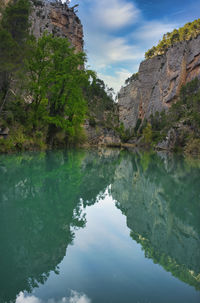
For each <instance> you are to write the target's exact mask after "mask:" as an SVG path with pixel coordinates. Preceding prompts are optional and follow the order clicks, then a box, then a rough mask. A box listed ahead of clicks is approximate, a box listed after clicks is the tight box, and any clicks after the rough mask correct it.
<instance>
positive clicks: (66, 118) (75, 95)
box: [26, 34, 94, 145]
mask: <svg viewBox="0 0 200 303" xmlns="http://www.w3.org/2000/svg"><path fill="white" fill-rule="evenodd" d="M30 44H31V45H30V47H31V51H30V54H29V59H28V60H27V61H26V65H27V70H28V74H29V81H28V84H27V88H28V93H29V94H30V95H31V96H32V101H31V102H30V104H29V105H28V108H29V111H30V110H31V111H30V112H31V113H32V115H31V114H30V115H29V119H30V120H31V124H32V125H33V129H37V128H38V127H41V126H42V125H46V124H48V131H47V143H48V144H50V145H52V144H53V142H54V139H55V136H56V134H57V132H58V131H59V130H63V131H65V134H66V138H67V141H68V142H71V141H73V140H76V138H77V136H78V135H79V133H80V132H81V130H82V127H81V126H82V123H83V121H84V118H85V114H86V111H87V106H86V102H85V100H84V97H83V88H84V87H86V86H89V83H90V82H89V80H90V77H91V76H94V74H93V73H92V72H91V71H87V70H85V69H84V68H83V66H84V63H85V61H86V56H85V54H84V53H75V50H74V48H72V47H71V46H70V44H69V42H68V41H67V40H66V39H63V38H60V37H53V36H52V35H46V34H44V35H43V36H42V37H41V38H40V39H39V40H38V41H37V42H36V41H34V40H33V41H32V42H31V43H30Z"/></svg>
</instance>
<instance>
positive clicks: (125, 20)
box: [92, 0, 140, 30]
mask: <svg viewBox="0 0 200 303" xmlns="http://www.w3.org/2000/svg"><path fill="white" fill-rule="evenodd" d="M92 9H93V14H94V18H95V22H96V23H98V24H99V25H100V26H101V27H103V28H107V29H112V30H113V29H119V28H122V27H125V26H127V25H130V24H133V23H135V22H137V21H138V19H139V16H140V11H139V9H138V8H137V7H136V6H135V5H134V3H133V2H130V1H127V0H109V1H108V0H101V1H94V4H93V6H92Z"/></svg>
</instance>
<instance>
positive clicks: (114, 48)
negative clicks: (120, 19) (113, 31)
mask: <svg viewBox="0 0 200 303" xmlns="http://www.w3.org/2000/svg"><path fill="white" fill-rule="evenodd" d="M88 47H89V50H90V51H89V62H90V63H91V64H92V66H95V68H96V69H97V71H98V70H99V69H100V68H105V67H109V66H110V65H112V64H116V63H120V62H127V61H133V60H142V58H143V53H142V52H141V51H140V50H139V49H138V48H137V47H136V46H134V45H130V44H129V42H128V41H127V39H126V38H122V37H113V36H111V35H102V34H99V35H98V36H96V35H94V36H93V34H92V33H91V35H90V39H89V40H88Z"/></svg>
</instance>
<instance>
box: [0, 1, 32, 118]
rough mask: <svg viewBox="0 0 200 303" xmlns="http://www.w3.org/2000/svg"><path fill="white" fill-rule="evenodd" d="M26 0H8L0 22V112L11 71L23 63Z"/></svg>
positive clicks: (27, 8)
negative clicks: (10, 0)
mask: <svg viewBox="0 0 200 303" xmlns="http://www.w3.org/2000/svg"><path fill="white" fill-rule="evenodd" d="M29 13H30V4H29V1H28V0H17V1H14V2H13V1H12V2H10V3H9V4H8V5H7V6H6V7H5V8H4V9H3V12H2V16H1V23H0V41H1V44H0V113H1V111H2V109H3V107H4V105H5V103H6V101H7V100H6V98H7V94H8V91H9V89H10V85H11V80H12V76H13V73H15V72H16V70H17V69H19V67H21V66H22V65H23V58H24V56H25V53H26V39H27V38H28V36H29Z"/></svg>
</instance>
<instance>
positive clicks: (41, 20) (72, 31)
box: [30, 0, 84, 51]
mask: <svg viewBox="0 0 200 303" xmlns="http://www.w3.org/2000/svg"><path fill="white" fill-rule="evenodd" d="M31 2H32V6H33V9H32V12H31V16H30V21H31V30H32V33H33V35H34V36H35V37H37V38H39V37H40V36H41V35H42V34H43V33H44V32H45V31H47V32H48V33H51V34H53V35H54V36H59V37H67V38H68V39H69V41H70V43H71V44H72V45H73V46H74V47H75V48H76V50H77V51H83V43H84V42H83V27H82V24H81V21H80V19H79V18H78V16H77V15H76V12H75V11H74V8H70V7H69V6H68V5H67V4H66V3H65V4H62V2H59V1H54V2H53V1H52V2H51V1H44V0H43V1H38V0H32V1H31Z"/></svg>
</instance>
